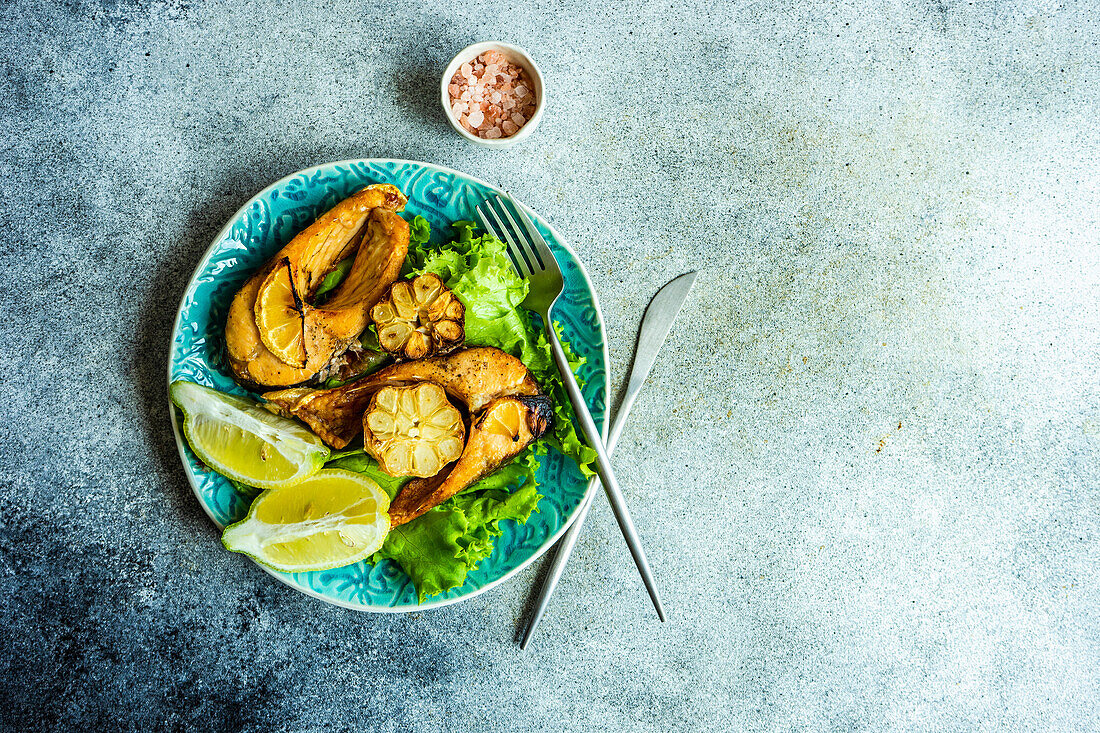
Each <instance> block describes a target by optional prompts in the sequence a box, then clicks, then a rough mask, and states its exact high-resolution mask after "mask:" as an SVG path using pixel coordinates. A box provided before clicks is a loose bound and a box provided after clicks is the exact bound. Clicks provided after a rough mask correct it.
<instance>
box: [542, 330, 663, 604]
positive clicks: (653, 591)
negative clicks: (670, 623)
mask: <svg viewBox="0 0 1100 733" xmlns="http://www.w3.org/2000/svg"><path fill="white" fill-rule="evenodd" d="M544 322H545V323H546V324H547V328H546V334H547V338H548V340H549V341H550V349H551V351H553V354H554V362H555V363H556V364H557V367H558V371H559V372H561V377H562V382H564V383H565V391H566V392H567V393H568V395H569V401H570V402H571V403H573V412H574V413H576V415H577V422H578V423H580V426H581V432H582V433H584V437H585V440H586V441H587V442H588V444H589V445H590V446H592V448H593V450H595V451H596V473H597V474H599V476H600V483H602V484H603V489H604V493H606V494H607V500H608V502H609V503H610V504H611V511H612V512H613V513H614V515H615V521H616V522H618V523H619V530H620V531H621V532H622V533H623V537H624V538H625V539H626V546H627V547H628V548H629V549H630V555H631V557H633V558H634V564H635V565H637V566H638V572H639V573H640V574H641V576H642V582H643V583H645V587H646V590H647V591H648V592H649V598H650V600H652V601H653V607H654V608H655V609H657V617H658V618H660V619H661V620H662V621H664V620H665V609H664V608H663V607H662V606H661V598H660V596H659V595H658V593H657V584H656V582H655V581H654V579H653V571H652V570H650V569H649V562H648V561H647V560H646V557H645V550H643V549H642V542H641V539H640V538H639V537H638V530H637V529H635V528H634V521H633V520H632V519H631V518H630V510H629V509H627V506H626V497H624V496H623V492H622V491H621V490H620V489H619V482H618V481H617V480H616V479H615V471H614V470H613V469H612V468H611V460H610V459H609V458H608V457H607V450H606V449H605V448H604V444H603V440H602V439H601V438H600V432H599V430H598V429H597V428H596V423H595V422H594V421H593V420H592V413H590V412H589V411H588V405H587V403H585V401H584V395H583V394H582V393H581V388H580V386H579V385H578V384H577V379H576V377H574V376H573V370H572V369H571V368H570V367H569V361H568V360H567V359H566V358H565V351H564V350H563V349H562V347H561V342H560V341H559V340H558V334H557V333H556V332H555V331H554V327H553V326H552V325H551V321H550V319H549V318H546V319H544Z"/></svg>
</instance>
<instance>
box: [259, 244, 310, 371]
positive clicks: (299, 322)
mask: <svg viewBox="0 0 1100 733" xmlns="http://www.w3.org/2000/svg"><path fill="white" fill-rule="evenodd" d="M306 307H307V306H306V304H305V301H303V300H302V297H301V296H300V295H299V294H298V289H297V287H295V285H294V271H293V269H292V268H291V264H290V259H289V258H287V257H284V258H283V259H282V260H281V261H280V262H279V263H278V264H276V265H275V267H274V268H273V269H272V270H271V272H270V273H269V274H268V276H267V277H266V278H264V281H263V283H262V284H261V285H260V290H259V292H258V293H257V294H256V306H255V310H256V327H257V328H258V329H259V331H260V341H262V342H263V345H264V346H266V347H267V350H268V351H270V352H271V353H272V354H274V355H275V357H276V358H277V359H278V360H279V361H281V362H283V363H284V364H287V365H289V366H292V367H297V368H299V369H301V368H303V367H305V365H306V361H308V359H309V354H308V353H307V352H306V317H305V312H306Z"/></svg>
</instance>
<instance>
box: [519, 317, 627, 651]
mask: <svg viewBox="0 0 1100 733" xmlns="http://www.w3.org/2000/svg"><path fill="white" fill-rule="evenodd" d="M640 335H641V331H640V330H639V336H640ZM637 352H638V344H637V341H635V344H634V351H633V352H631V360H630V364H631V365H633V364H634V356H635V355H636V354H637ZM627 374H629V371H628V372H627ZM627 386H628V382H627V380H626V379H624V380H623V382H622V384H621V385H620V386H619V388H618V389H617V390H615V392H614V401H613V402H610V403H609V404H608V407H609V408H614V409H612V410H611V412H610V413H609V416H610V417H611V418H612V419H613V418H614V416H615V415H617V414H618V412H619V406H620V405H622V403H623V399H624V398H625V397H626V390H627ZM610 426H611V420H609V421H608V432H610V430H611V427H610ZM606 438H607V436H606V435H605V436H604V439H605V440H606ZM611 460H612V461H614V460H615V455H614V454H612V455H611ZM597 490H599V489H597ZM596 501H599V498H597V499H596ZM589 514H591V512H589ZM562 539H564V536H563V537H562ZM561 542H562V540H561V539H559V540H558V541H557V542H556V543H555V544H554V546H553V547H552V548H550V550H549V551H547V553H546V555H545V556H544V557H543V558H542V559H541V560H540V561H539V563H538V565H539V569H538V573H537V574H536V576H535V582H534V583H533V584H532V585H531V591H530V593H528V594H527V601H526V602H525V603H524V605H523V611H522V613H521V614H520V617H519V620H518V621H517V622H516V633H515V638H514V641H515V643H516V644H519V643H520V642H522V641H523V635H524V633H525V632H526V631H527V626H528V624H530V623H531V618H532V617H533V616H534V615H535V610H536V609H537V608H538V602H539V595H540V594H541V593H542V586H543V585H544V584H545V583H546V577H547V576H548V575H549V574H550V568H551V566H552V565H553V564H554V558H556V557H557V556H558V551H559V550H560V549H561ZM578 542H579V538H578ZM563 577H564V574H563ZM560 584H561V582H560V580H559V586H560ZM555 593H557V590H555ZM550 598H553V596H551V597H550ZM549 602H550V599H547V603H548V604H549ZM547 611H549V607H548V608H547ZM533 643H534V639H532V644H533ZM528 648H530V647H528Z"/></svg>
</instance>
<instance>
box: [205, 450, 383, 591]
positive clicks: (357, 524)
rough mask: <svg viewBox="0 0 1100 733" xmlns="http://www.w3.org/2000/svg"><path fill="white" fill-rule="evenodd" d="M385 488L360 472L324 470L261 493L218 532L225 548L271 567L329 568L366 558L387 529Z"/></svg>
mask: <svg viewBox="0 0 1100 733" xmlns="http://www.w3.org/2000/svg"><path fill="white" fill-rule="evenodd" d="M389 506H390V499H389V497H388V496H387V495H386V492H384V491H382V489H381V487H379V486H378V484H377V483H375V482H374V481H372V480H371V479H369V478H367V477H366V476H363V475H362V474H358V473H353V472H351V471H343V470H339V469H332V468H329V469H325V470H323V471H320V472H318V473H316V474H314V475H313V476H310V477H309V478H307V479H306V480H304V481H302V482H301V483H299V484H296V485H295V486H292V487H290V488H288V489H283V490H281V491H269V492H265V493H263V494H260V496H259V498H258V499H256V501H254V502H252V507H251V508H250V509H249V510H248V516H247V517H246V518H245V519H244V520H242V521H240V522H237V523H236V524H231V525H229V526H228V527H226V528H225V531H224V532H223V533H222V544H223V545H225V548H226V549H227V550H230V551H232V552H241V553H244V554H246V555H248V556H249V557H252V558H253V559H255V560H257V561H258V562H261V563H263V564H264V565H267V566H268V567H270V568H274V569H275V570H281V571H283V572H287V573H297V572H302V571H306V570H328V569H329V568H339V567H343V566H344V565H350V564H352V563H354V562H358V561H360V560H363V559H365V558H367V557H369V556H370V555H371V554H373V553H374V552H376V551H377V550H378V549H379V548H381V547H382V543H383V542H384V541H385V539H386V535H387V534H388V533H389V530H390V518H389V515H388V514H387V513H386V510H387V509H389Z"/></svg>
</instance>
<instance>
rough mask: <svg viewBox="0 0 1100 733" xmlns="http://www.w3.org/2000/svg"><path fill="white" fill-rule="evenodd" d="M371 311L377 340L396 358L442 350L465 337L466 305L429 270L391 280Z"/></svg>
mask: <svg viewBox="0 0 1100 733" xmlns="http://www.w3.org/2000/svg"><path fill="white" fill-rule="evenodd" d="M370 315H371V319H372V320H373V321H374V325H375V327H376V328H377V329H378V343H380V344H381V345H382V348H383V349H385V350H386V351H388V352H390V353H391V354H393V355H394V356H396V357H398V358H404V359H422V358H424V357H426V356H432V355H435V354H445V353H447V352H449V351H452V350H453V349H455V348H456V347H458V346H459V345H461V344H462V341H463V339H465V337H466V332H465V328H464V327H463V319H464V318H465V316H466V307H465V306H464V305H462V301H460V300H459V299H458V297H457V296H456V295H455V294H454V293H452V292H451V291H450V290H449V289H448V288H447V287H446V286H445V285H444V284H443V281H442V280H440V279H439V277H438V276H436V275H432V274H424V275H418V276H417V277H416V278H414V279H413V280H409V281H401V282H396V283H394V284H393V285H391V286H390V289H389V292H387V293H386V295H385V297H383V298H382V300H380V301H378V303H377V304H376V305H375V306H374V307H373V308H371V312H370Z"/></svg>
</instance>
